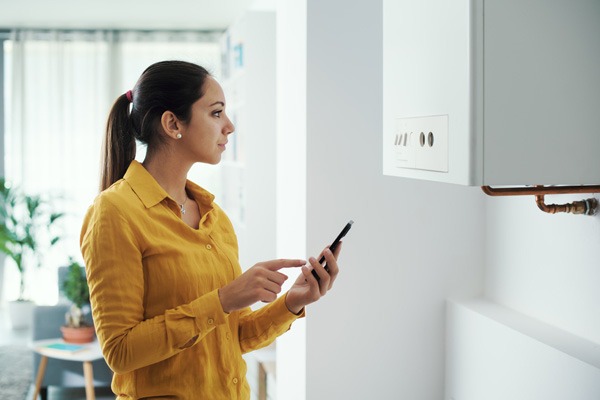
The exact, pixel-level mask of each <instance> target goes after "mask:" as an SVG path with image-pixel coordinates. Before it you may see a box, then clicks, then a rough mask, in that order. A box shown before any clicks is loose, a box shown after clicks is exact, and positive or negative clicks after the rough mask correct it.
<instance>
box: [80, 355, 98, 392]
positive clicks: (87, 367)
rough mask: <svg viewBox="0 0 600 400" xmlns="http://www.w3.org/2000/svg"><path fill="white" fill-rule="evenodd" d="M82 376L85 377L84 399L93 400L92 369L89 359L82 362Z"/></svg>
mask: <svg viewBox="0 0 600 400" xmlns="http://www.w3.org/2000/svg"><path fill="white" fill-rule="evenodd" d="M83 377H84V378H85V398H86V400H95V399H96V395H95V394H94V370H93V368H92V363H91V362H90V361H84V362H83Z"/></svg>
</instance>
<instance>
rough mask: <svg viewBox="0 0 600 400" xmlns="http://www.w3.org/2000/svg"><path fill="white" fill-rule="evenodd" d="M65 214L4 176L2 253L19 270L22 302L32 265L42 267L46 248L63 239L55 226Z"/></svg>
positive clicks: (0, 182)
mask: <svg viewBox="0 0 600 400" xmlns="http://www.w3.org/2000/svg"><path fill="white" fill-rule="evenodd" d="M63 215H64V214H63V213H56V212H53V211H52V209H51V205H50V203H49V202H48V201H47V200H45V199H44V198H42V197H41V196H31V195H25V194H23V193H21V192H20V191H18V190H16V189H14V188H12V187H11V186H10V185H7V184H6V181H5V180H4V178H0V252H2V253H4V254H6V255H7V256H9V257H10V258H12V259H13V260H14V262H15V265H16V266H17V269H18V270H19V275H20V285H19V298H18V300H19V301H24V300H26V299H25V291H26V282H25V278H26V276H27V270H28V268H30V267H39V266H40V265H41V260H42V258H43V251H44V250H46V249H49V248H51V247H52V246H54V245H55V244H56V243H57V242H58V241H59V240H60V236H59V235H56V234H54V232H53V231H54V229H53V228H54V226H55V225H56V222H57V221H58V220H59V219H60V218H61V217H62V216H63Z"/></svg>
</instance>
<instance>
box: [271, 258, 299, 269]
mask: <svg viewBox="0 0 600 400" xmlns="http://www.w3.org/2000/svg"><path fill="white" fill-rule="evenodd" d="M262 264H263V265H264V266H265V268H267V269H269V270H271V271H277V270H278V269H281V268H294V267H302V266H303V265H306V260H290V259H286V258H281V259H279V260H271V261H265V262H263V263H262Z"/></svg>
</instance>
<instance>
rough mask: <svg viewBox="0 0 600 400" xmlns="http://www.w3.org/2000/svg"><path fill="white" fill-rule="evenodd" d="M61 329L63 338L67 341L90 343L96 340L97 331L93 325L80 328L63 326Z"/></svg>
mask: <svg viewBox="0 0 600 400" xmlns="http://www.w3.org/2000/svg"><path fill="white" fill-rule="evenodd" d="M60 331H61V332H62V335H63V340H64V341H65V342H67V343H89V342H93V341H94V335H95V334H96V331H95V330H94V327H93V326H82V327H80V328H71V327H70V326H61V327H60Z"/></svg>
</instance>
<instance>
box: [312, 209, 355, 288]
mask: <svg viewBox="0 0 600 400" xmlns="http://www.w3.org/2000/svg"><path fill="white" fill-rule="evenodd" d="M353 223H354V221H352V220H350V221H349V222H348V223H347V224H346V226H344V229H342V231H341V232H340V234H339V235H337V237H336V238H335V240H334V241H333V243H331V246H329V250H331V252H332V253H333V252H335V249H337V247H338V245H339V244H340V240H342V238H343V237H344V236H346V234H347V233H348V231H349V230H350V228H352V224H353ZM324 262H325V256H321V259H320V260H319V264H323V263H324ZM325 271H327V272H329V268H328V267H327V264H325ZM312 275H313V276H314V277H315V279H316V280H317V282H318V281H319V275H318V274H317V271H315V270H314V269H313V270H312Z"/></svg>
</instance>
